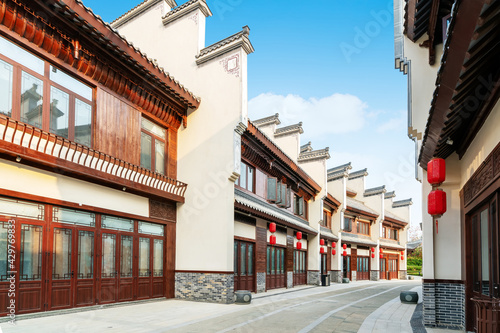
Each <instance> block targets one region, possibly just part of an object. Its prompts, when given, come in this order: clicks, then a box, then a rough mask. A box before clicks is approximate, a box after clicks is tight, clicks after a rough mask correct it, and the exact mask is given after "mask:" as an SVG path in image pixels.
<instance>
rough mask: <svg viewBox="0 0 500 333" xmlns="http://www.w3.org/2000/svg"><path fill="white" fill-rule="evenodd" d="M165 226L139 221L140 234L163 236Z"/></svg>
mask: <svg viewBox="0 0 500 333" xmlns="http://www.w3.org/2000/svg"><path fill="white" fill-rule="evenodd" d="M164 231H165V226H164V225H163V224H157V223H149V222H142V221H139V233H141V234H150V235H157V236H163V234H164Z"/></svg>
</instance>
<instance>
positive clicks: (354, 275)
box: [351, 271, 357, 281]
mask: <svg viewBox="0 0 500 333" xmlns="http://www.w3.org/2000/svg"><path fill="white" fill-rule="evenodd" d="M356 273H357V272H356V271H351V281H356Z"/></svg>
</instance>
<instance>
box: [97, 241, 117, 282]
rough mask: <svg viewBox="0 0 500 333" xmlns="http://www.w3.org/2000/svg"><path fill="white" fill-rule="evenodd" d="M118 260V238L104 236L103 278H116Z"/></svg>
mask: <svg viewBox="0 0 500 333" xmlns="http://www.w3.org/2000/svg"><path fill="white" fill-rule="evenodd" d="M115 259H116V236H115V235H114V234H102V268H101V277H103V278H113V277H115V272H116V269H115Z"/></svg>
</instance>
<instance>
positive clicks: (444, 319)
mask: <svg viewBox="0 0 500 333" xmlns="http://www.w3.org/2000/svg"><path fill="white" fill-rule="evenodd" d="M422 294H423V303H424V325H425V326H429V327H440V328H450V329H460V330H463V329H464V327H465V286H464V285H463V284H458V283H439V282H436V283H428V282H424V283H423V288H422Z"/></svg>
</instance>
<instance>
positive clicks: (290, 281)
mask: <svg viewBox="0 0 500 333" xmlns="http://www.w3.org/2000/svg"><path fill="white" fill-rule="evenodd" d="M286 287H287V288H293V272H286Z"/></svg>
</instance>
